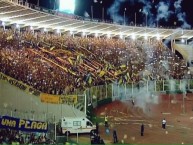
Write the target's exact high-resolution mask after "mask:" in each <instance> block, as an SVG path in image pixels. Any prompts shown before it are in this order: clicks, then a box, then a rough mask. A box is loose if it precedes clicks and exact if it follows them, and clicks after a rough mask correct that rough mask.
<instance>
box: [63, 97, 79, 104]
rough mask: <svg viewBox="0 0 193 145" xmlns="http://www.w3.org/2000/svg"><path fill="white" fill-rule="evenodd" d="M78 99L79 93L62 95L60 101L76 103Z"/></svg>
mask: <svg viewBox="0 0 193 145" xmlns="http://www.w3.org/2000/svg"><path fill="white" fill-rule="evenodd" d="M77 101H78V96H77V95H62V96H61V97H60V103H62V104H71V105H72V104H74V105H75V104H76V103H77Z"/></svg>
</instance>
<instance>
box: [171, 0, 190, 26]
mask: <svg viewBox="0 0 193 145" xmlns="http://www.w3.org/2000/svg"><path fill="white" fill-rule="evenodd" d="M182 1H183V0H178V1H176V2H175V3H174V8H175V14H176V15H177V18H178V21H180V22H182V26H181V27H182V28H184V29H190V28H191V26H190V25H189V24H188V23H187V21H186V13H185V12H182V6H181V4H182Z"/></svg>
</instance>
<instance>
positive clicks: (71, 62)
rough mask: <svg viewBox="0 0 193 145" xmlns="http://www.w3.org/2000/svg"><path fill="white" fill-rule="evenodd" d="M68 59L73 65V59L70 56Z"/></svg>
mask: <svg viewBox="0 0 193 145" xmlns="http://www.w3.org/2000/svg"><path fill="white" fill-rule="evenodd" d="M68 61H69V62H70V64H71V65H73V61H72V60H71V59H70V57H69V58H68Z"/></svg>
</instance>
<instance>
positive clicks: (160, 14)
mask: <svg viewBox="0 0 193 145" xmlns="http://www.w3.org/2000/svg"><path fill="white" fill-rule="evenodd" d="M157 7H158V9H157V21H159V20H160V19H164V20H165V21H168V19H169V17H170V16H171V14H173V12H172V11H170V10H169V7H170V3H169V2H159V4H158V6H157Z"/></svg>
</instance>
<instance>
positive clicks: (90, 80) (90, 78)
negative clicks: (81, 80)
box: [88, 76, 92, 84]
mask: <svg viewBox="0 0 193 145" xmlns="http://www.w3.org/2000/svg"><path fill="white" fill-rule="evenodd" d="M88 83H89V84H91V83H92V77H91V76H90V77H89V80H88Z"/></svg>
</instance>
